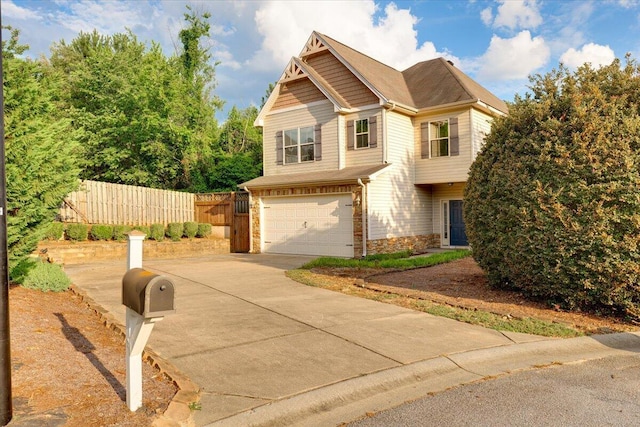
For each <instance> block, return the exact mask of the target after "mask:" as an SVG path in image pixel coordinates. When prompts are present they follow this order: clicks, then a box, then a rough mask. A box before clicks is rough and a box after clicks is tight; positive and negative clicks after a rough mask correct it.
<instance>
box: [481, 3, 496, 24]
mask: <svg viewBox="0 0 640 427" xmlns="http://www.w3.org/2000/svg"><path fill="white" fill-rule="evenodd" d="M480 19H481V20H482V22H483V23H484V25H486V26H487V27H488V26H490V25H491V22H493V11H492V10H491V8H490V7H487V8H485V9H482V12H480Z"/></svg>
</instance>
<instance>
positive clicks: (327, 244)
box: [261, 194, 353, 258]
mask: <svg viewBox="0 0 640 427" xmlns="http://www.w3.org/2000/svg"><path fill="white" fill-rule="evenodd" d="M262 212H263V215H262V218H263V226H262V233H261V234H262V236H263V237H262V250H263V252H271V253H283V254H299V255H325V256H338V257H349V258H352V257H353V205H352V201H351V195H350V194H347V195H336V194H332V195H322V196H300V197H295V196H291V197H273V198H265V199H263V205H262Z"/></svg>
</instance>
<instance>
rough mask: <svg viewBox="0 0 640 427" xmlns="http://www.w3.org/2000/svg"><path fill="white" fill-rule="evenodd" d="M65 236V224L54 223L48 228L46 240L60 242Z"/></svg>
mask: <svg viewBox="0 0 640 427" xmlns="http://www.w3.org/2000/svg"><path fill="white" fill-rule="evenodd" d="M63 236H64V224H63V223H61V222H57V221H54V222H52V223H51V224H49V226H48V227H47V229H46V231H45V234H44V238H45V239H46V240H60V239H61V238H62V237H63Z"/></svg>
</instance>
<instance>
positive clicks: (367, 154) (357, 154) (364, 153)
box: [341, 108, 384, 167]
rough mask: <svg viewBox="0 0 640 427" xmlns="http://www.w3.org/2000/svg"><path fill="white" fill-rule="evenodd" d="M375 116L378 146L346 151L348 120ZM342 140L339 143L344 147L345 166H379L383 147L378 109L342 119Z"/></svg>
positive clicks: (380, 116)
mask: <svg viewBox="0 0 640 427" xmlns="http://www.w3.org/2000/svg"><path fill="white" fill-rule="evenodd" d="M373 116H376V133H377V136H378V145H377V147H375V148H354V149H353V150H347V149H346V146H347V122H348V121H350V120H362V119H368V118H370V117H373ZM344 127H345V128H344V139H343V140H341V143H342V144H343V145H344V146H345V166H346V167H351V166H366V165H379V164H381V163H382V147H383V146H384V141H383V139H382V138H383V136H382V128H383V125H382V113H381V111H380V109H379V108H378V109H375V110H365V111H360V112H358V113H356V114H348V115H346V116H345V117H344Z"/></svg>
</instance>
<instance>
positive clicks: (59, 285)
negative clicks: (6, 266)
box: [16, 258, 71, 292]
mask: <svg viewBox="0 0 640 427" xmlns="http://www.w3.org/2000/svg"><path fill="white" fill-rule="evenodd" d="M16 270H20V271H21V273H19V274H17V276H18V278H17V281H18V283H20V284H21V285H22V286H24V287H25V288H28V289H37V290H40V291H43V292H48V291H52V292H62V291H66V290H67V289H69V285H70V284H71V280H70V279H69V277H67V275H66V274H65V272H64V271H63V270H62V267H60V266H59V265H57V264H50V263H48V262H43V261H41V260H39V259H33V258H27V259H26V260H24V261H22V262H21V263H20V264H19V266H17V267H16Z"/></svg>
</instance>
